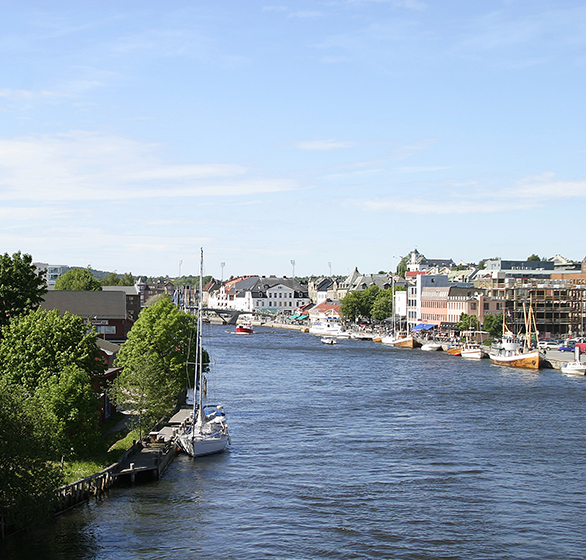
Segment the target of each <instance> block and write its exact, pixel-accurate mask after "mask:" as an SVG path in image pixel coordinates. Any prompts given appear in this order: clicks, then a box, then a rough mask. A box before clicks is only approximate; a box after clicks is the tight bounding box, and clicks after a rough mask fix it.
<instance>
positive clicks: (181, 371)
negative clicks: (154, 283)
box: [116, 297, 207, 407]
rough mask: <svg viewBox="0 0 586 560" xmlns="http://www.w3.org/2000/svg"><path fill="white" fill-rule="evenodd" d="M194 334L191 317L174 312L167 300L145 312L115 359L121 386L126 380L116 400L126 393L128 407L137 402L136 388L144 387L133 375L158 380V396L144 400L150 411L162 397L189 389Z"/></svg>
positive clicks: (192, 374) (191, 379) (191, 374)
mask: <svg viewBox="0 0 586 560" xmlns="http://www.w3.org/2000/svg"><path fill="white" fill-rule="evenodd" d="M195 330H196V327H195V319H194V317H193V316H191V315H188V314H187V313H184V312H183V311H181V310H179V309H177V307H175V305H173V303H172V302H171V300H170V299H169V298H168V297H165V298H162V299H160V300H159V301H157V302H156V303H155V304H153V305H151V306H150V307H146V308H144V309H143V310H142V311H141V313H140V315H139V316H138V319H137V321H136V322H135V323H134V325H133V326H132V329H131V331H130V332H129V333H128V340H127V341H126V342H125V343H124V344H123V345H122V347H121V349H120V351H119V352H118V356H117V358H116V365H118V366H124V371H125V373H124V375H123V376H121V381H120V384H121V385H122V384H123V383H124V379H128V383H127V386H126V389H124V387H121V388H120V390H119V391H118V398H119V399H120V395H123V394H124V390H126V392H127V394H128V395H129V399H130V400H129V402H130V403H132V402H133V401H136V400H137V398H138V397H137V396H136V387H139V386H142V387H144V386H145V385H144V384H143V382H142V381H135V380H134V379H131V376H132V375H144V377H146V378H147V379H151V378H152V377H153V376H159V378H160V383H159V384H160V388H161V393H162V394H161V396H160V397H156V398H152V397H151V398H150V400H149V399H147V400H148V402H149V403H150V405H151V406H153V407H154V406H156V404H157V402H156V401H157V398H160V399H161V400H164V399H166V398H167V397H165V396H164V395H168V394H170V393H173V394H174V396H175V397H177V396H178V394H179V392H180V391H181V390H182V389H183V388H185V387H187V386H190V385H191V384H192V382H193V377H194V370H193V366H190V367H187V362H188V361H190V360H191V361H192V362H193V358H194V347H193V343H192V340H193V339H194V337H195ZM145 356H148V359H147V358H145ZM204 358H205V360H206V361H207V357H204ZM149 382H150V381H149ZM169 387H171V388H169ZM149 394H150V393H149ZM140 402H143V401H142V400H141V401H140ZM165 402H167V401H165ZM172 404H173V405H174V404H175V401H174V402H173V403H172Z"/></svg>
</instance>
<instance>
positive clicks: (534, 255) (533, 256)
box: [527, 253, 542, 261]
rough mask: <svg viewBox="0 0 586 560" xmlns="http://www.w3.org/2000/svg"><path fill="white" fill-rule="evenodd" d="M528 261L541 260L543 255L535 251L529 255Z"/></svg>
mask: <svg viewBox="0 0 586 560" xmlns="http://www.w3.org/2000/svg"><path fill="white" fill-rule="evenodd" d="M527 260H528V261H541V260H542V259H541V257H540V256H538V255H536V254H535V253H533V254H532V255H531V256H530V257H527Z"/></svg>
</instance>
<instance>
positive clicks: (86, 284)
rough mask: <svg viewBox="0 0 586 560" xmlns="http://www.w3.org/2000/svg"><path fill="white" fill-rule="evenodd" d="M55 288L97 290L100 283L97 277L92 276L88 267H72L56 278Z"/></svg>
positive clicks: (100, 286)
mask: <svg viewBox="0 0 586 560" xmlns="http://www.w3.org/2000/svg"><path fill="white" fill-rule="evenodd" d="M55 289H56V290H70V291H97V290H101V289H102V285H101V284H100V281H99V280H98V279H97V278H94V277H93V276H92V272H91V270H90V269H89V268H72V269H71V270H68V271H67V272H66V273H65V274H63V275H61V276H59V278H57V281H56V282H55Z"/></svg>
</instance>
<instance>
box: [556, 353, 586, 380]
mask: <svg viewBox="0 0 586 560" xmlns="http://www.w3.org/2000/svg"><path fill="white" fill-rule="evenodd" d="M562 373H565V374H566V375H586V364H584V363H582V362H581V361H580V348H578V347H576V348H575V349H574V361H573V362H568V363H567V364H564V365H563V366H562Z"/></svg>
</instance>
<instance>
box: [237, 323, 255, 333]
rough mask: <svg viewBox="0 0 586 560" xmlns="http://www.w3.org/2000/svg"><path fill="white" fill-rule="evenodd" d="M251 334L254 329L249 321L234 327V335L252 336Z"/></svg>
mask: <svg viewBox="0 0 586 560" xmlns="http://www.w3.org/2000/svg"><path fill="white" fill-rule="evenodd" d="M253 332H254V329H253V328H252V323H251V322H250V321H242V323H239V324H238V325H236V334H252V333H253Z"/></svg>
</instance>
